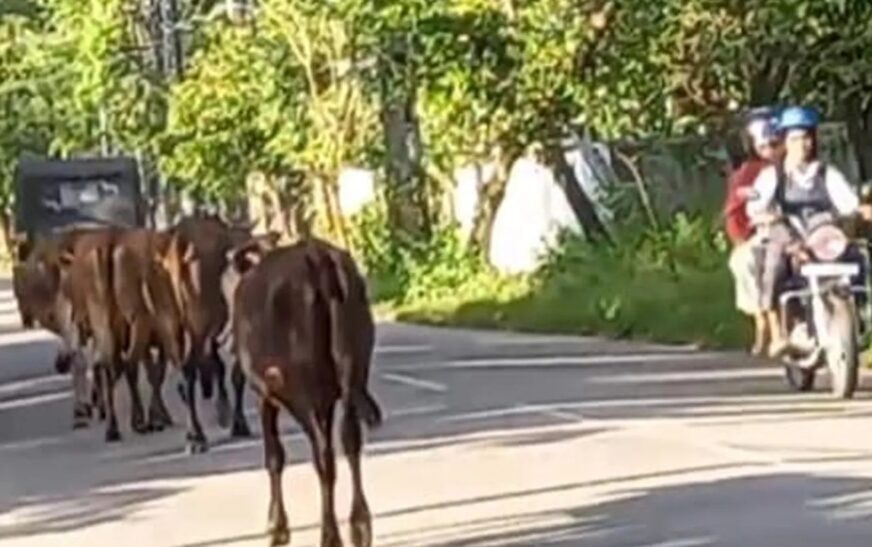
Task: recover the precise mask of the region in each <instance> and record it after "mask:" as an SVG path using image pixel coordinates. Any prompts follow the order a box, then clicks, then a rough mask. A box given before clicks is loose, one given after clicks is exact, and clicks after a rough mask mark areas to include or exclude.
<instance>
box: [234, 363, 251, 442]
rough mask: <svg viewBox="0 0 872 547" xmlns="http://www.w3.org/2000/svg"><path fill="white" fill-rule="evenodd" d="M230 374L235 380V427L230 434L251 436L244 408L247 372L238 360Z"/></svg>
mask: <svg viewBox="0 0 872 547" xmlns="http://www.w3.org/2000/svg"><path fill="white" fill-rule="evenodd" d="M230 376H231V381H232V382H233V428H232V429H231V430H230V436H231V437H251V428H249V427H248V420H246V419H245V410H244V409H243V396H244V394H245V373H244V372H243V371H242V366H241V365H240V364H239V361H238V360H236V361H235V362H234V363H233V370H231V372H230Z"/></svg>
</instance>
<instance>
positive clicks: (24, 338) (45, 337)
mask: <svg viewBox="0 0 872 547" xmlns="http://www.w3.org/2000/svg"><path fill="white" fill-rule="evenodd" d="M34 342H54V343H55V344H56V345H60V340H59V338H58V337H57V336H55V335H54V334H52V333H50V332H48V331H45V330H25V331H19V332H7V333H3V334H0V346H5V345H15V344H30V343H34Z"/></svg>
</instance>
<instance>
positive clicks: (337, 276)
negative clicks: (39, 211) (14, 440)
mask: <svg viewBox="0 0 872 547" xmlns="http://www.w3.org/2000/svg"><path fill="white" fill-rule="evenodd" d="M14 291H15V296H16V298H17V300H18V305H19V309H20V312H21V317H22V322H23V323H24V325H25V327H27V328H34V327H37V326H39V327H42V328H45V329H47V330H50V331H52V332H54V333H55V334H57V335H58V336H59V337H60V339H61V340H62V348H61V349H60V350H59V352H58V355H57V359H56V363H55V365H56V368H57V370H58V372H60V373H70V374H71V376H72V379H73V381H72V385H73V393H74V408H73V423H74V427H82V426H86V425H87V423H88V422H89V421H90V419H91V418H92V416H93V414H94V411H96V414H97V416H99V418H100V419H101V420H105V421H106V432H105V437H106V441H118V440H120V438H121V436H120V433H119V428H118V420H117V418H116V412H115V403H114V388H115V385H116V383H117V381H118V380H119V379H120V377H121V376H122V375H123V376H124V377H125V379H126V380H127V385H128V388H129V392H130V403H131V404H130V408H131V414H130V426H131V429H132V430H134V431H136V432H137V433H146V432H149V431H156V430H161V429H163V428H164V427H167V426H169V425H171V424H172V418H171V417H170V413H169V412H168V411H167V408H166V406H165V404H164V401H163V398H162V396H161V389H162V387H163V382H164V377H165V374H166V367H167V366H172V367H175V368H176V369H178V370H180V371H181V373H182V377H183V381H182V382H181V383H180V384H179V391H180V394H181V396H182V399H183V400H184V403H185V406H186V408H187V418H188V423H187V437H186V438H187V443H188V448H189V450H190V451H191V452H192V453H198V452H203V451H205V450H206V449H207V447H208V444H207V439H206V436H205V435H204V433H203V429H202V427H201V425H200V420H199V418H198V415H197V401H196V392H197V387H198V386H199V387H200V391H201V392H202V395H203V398H204V399H211V398H212V397H213V395H214V392H215V391H216V390H217V397H215V405H216V409H217V414H218V421H219V423H220V425H221V426H222V427H224V428H228V427H229V428H230V429H231V435H232V436H249V435H250V431H249V427H248V424H247V422H246V418H245V414H244V412H243V392H244V387H245V385H246V382H247V381H248V382H250V383H251V385H252V386H253V388H254V389H255V391H256V392H257V393H258V394H259V395H260V402H259V409H260V417H261V427H262V434H263V445H264V455H265V465H266V468H267V470H268V472H269V477H270V503H269V523H270V524H269V531H270V535H271V540H272V544H273V545H280V544H286V543H288V542H289V540H290V532H289V528H288V522H287V516H286V513H285V509H284V503H283V498H282V492H281V474H282V470H283V468H284V462H285V454H284V449H283V448H282V444H281V439H280V437H279V432H278V424H277V420H278V412H279V410H280V408H281V407H284V408H286V409H287V410H288V411H289V412H290V413H291V415H293V416H294V418H295V419H296V420H297V422H298V423H299V424H300V426H301V428H302V430H303V431H304V432H305V434H306V435H307V437H308V439H309V442H310V443H311V446H312V449H313V450H312V454H313V460H314V464H315V468H316V470H317V472H318V475H319V478H320V484H321V500H322V537H321V544H322V546H331V547H332V546H338V545H341V540H340V536H339V533H338V530H337V521H336V516H335V513H334V503H333V490H334V484H335V480H336V479H335V475H336V471H335V459H334V451H333V442H332V438H331V431H332V424H333V415H334V410H335V408H336V405H337V403H338V402H341V403H342V406H343V418H342V427H341V438H342V442H343V446H344V448H345V453H346V455H347V458H348V462H349V466H350V469H351V478H352V486H353V500H352V509H351V518H350V526H351V538H352V542H353V543H354V545H355V546H368V545H370V544H371V541H372V539H371V535H372V534H371V517H370V511H369V508H368V505H367V502H366V498H365V495H364V493H363V487H362V479H361V469H360V453H361V446H362V443H363V437H362V422H363V423H366V424H367V425H368V426H370V427H375V426H378V425H379V424H380V423H381V420H382V413H381V410H380V408H379V405H378V403H377V402H376V401H375V399H374V398H373V397H372V395H371V394H370V392H369V390H368V388H367V384H368V377H369V368H370V362H371V359H372V353H373V346H374V343H375V325H374V321H373V317H372V312H371V309H370V303H369V300H368V296H367V291H366V284H365V281H364V279H363V277H362V276H361V274H360V272H359V270H358V268H357V266H356V265H355V263H354V260H353V259H352V258H351V256H350V255H349V254H348V253H347V252H345V251H343V250H341V249H339V248H336V247H334V246H332V245H330V244H329V243H327V242H324V241H321V240H318V239H305V240H302V241H299V242H297V243H294V244H292V245H282V246H280V245H279V242H278V238H277V236H276V234H272V233H271V234H267V235H260V236H253V235H252V234H251V232H250V229H248V228H243V227H236V226H230V225H228V224H227V223H225V222H224V221H222V220H221V219H220V218H219V217H217V216H214V215H194V216H189V217H186V218H184V219H182V220H181V221H179V222H178V223H177V224H176V225H174V226H172V227H170V228H168V229H165V230H152V229H143V228H137V229H125V228H117V227H105V228H77V229H72V230H69V231H65V232H61V233H59V234H56V235H54V236H51V237H44V238H40V239H37V240H36V241H34V242H32V243H28V244H22V245H21V246H20V248H19V250H18V260H17V265H16V267H15V271H14ZM226 361H229V363H230V365H231V366H230V367H229V368H230V371H229V375H230V379H231V383H232V386H233V391H234V404H233V410H232V416H231V409H230V401H229V397H228V392H227V387H226V383H227V381H226V380H227V378H226V377H227V375H228V367H227V366H226V365H225V362H226ZM140 366H143V367H144V369H145V371H146V374H147V378H148V383H149V386H150V388H151V394H150V395H151V398H150V402H149V406H148V412H147V413H146V412H145V410H144V408H143V404H142V400H141V397H140V394H139V387H138V384H139V368H140ZM216 388H217V389H216Z"/></svg>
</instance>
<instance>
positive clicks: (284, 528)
mask: <svg viewBox="0 0 872 547" xmlns="http://www.w3.org/2000/svg"><path fill="white" fill-rule="evenodd" d="M260 422H261V427H262V429H263V456H264V465H265V466H266V470H267V472H268V473H269V516H268V525H267V532H268V533H269V534H270V544H271V545H287V544H288V543H290V541H291V530H290V528H288V515H287V512H286V511H285V502H284V498H283V496H282V471H283V470H284V468H285V449H284V448H283V447H282V441H281V439H280V438H279V429H278V408H276V407H275V405H273V403H271V402H270V401H269V400H268V399H267V398H262V399H261V401H260Z"/></svg>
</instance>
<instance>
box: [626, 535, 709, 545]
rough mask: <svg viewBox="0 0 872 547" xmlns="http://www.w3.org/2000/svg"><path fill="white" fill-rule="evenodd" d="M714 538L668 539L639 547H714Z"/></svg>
mask: <svg viewBox="0 0 872 547" xmlns="http://www.w3.org/2000/svg"><path fill="white" fill-rule="evenodd" d="M714 543H715V538H714V537H712V536H708V537H698V538H687V539H668V540H666V541H661V542H659V543H646V544H644V545H640V546H639V547H702V546H704V545H714Z"/></svg>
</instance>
